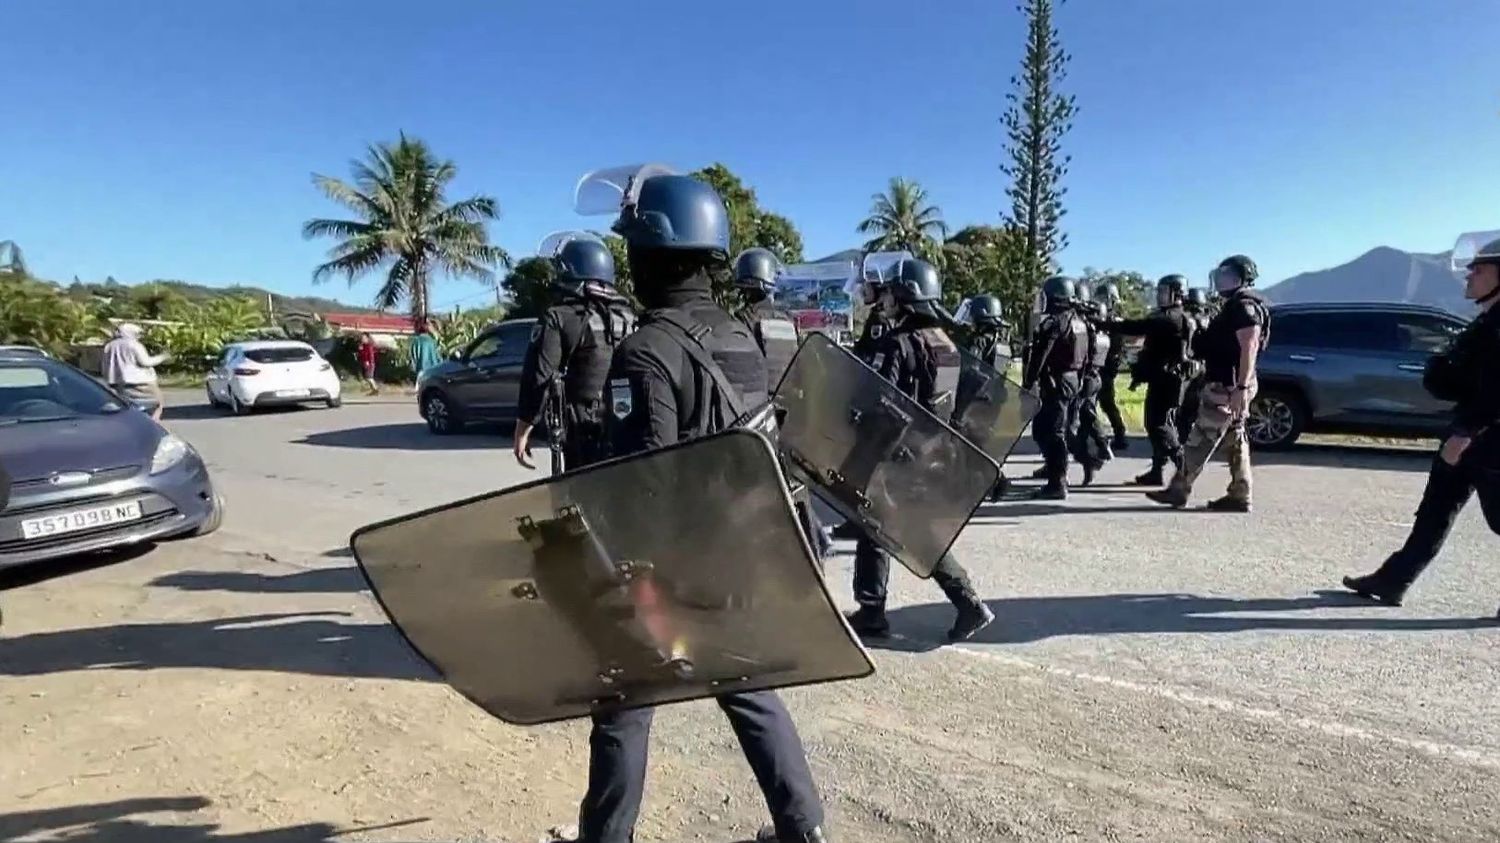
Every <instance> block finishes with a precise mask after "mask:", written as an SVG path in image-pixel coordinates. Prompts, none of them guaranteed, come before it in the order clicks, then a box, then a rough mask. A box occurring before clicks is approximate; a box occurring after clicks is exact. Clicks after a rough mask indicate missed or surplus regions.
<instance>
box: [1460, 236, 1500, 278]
mask: <svg viewBox="0 0 1500 843" xmlns="http://www.w3.org/2000/svg"><path fill="white" fill-rule="evenodd" d="M1477 260H1490V261H1500V231H1470V232H1468V233H1467V234H1463V235H1460V236H1459V238H1458V242H1457V243H1454V244H1453V271H1454V272H1457V273H1459V274H1463V273H1464V272H1465V271H1467V270H1468V268H1469V264H1471V263H1473V262H1474V261H1477Z"/></svg>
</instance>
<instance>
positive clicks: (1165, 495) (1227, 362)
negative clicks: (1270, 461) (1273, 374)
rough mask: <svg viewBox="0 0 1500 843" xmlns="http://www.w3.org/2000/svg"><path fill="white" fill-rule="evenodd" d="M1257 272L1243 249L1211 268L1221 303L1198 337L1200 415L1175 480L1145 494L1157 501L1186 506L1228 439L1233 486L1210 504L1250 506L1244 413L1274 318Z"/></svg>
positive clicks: (1233, 508)
mask: <svg viewBox="0 0 1500 843" xmlns="http://www.w3.org/2000/svg"><path fill="white" fill-rule="evenodd" d="M1258 276H1259V270H1257V269H1256V267H1255V261H1253V260H1251V259H1250V258H1248V257H1246V256H1245V255H1230V256H1229V257H1227V258H1225V259H1224V260H1223V261H1222V262H1220V263H1219V265H1218V267H1217V268H1215V269H1214V271H1213V272H1212V273H1211V276H1210V277H1211V278H1212V279H1213V283H1214V286H1215V287H1216V288H1217V289H1218V291H1219V295H1220V297H1221V298H1222V300H1223V306H1222V307H1221V308H1220V310H1219V313H1218V314H1217V315H1216V316H1214V318H1213V321H1211V322H1209V323H1208V329H1207V330H1206V331H1204V332H1203V338H1202V339H1201V340H1199V342H1198V347H1199V349H1200V350H1201V351H1202V352H1203V361H1202V362H1203V368H1204V374H1203V389H1202V391H1201V392H1200V395H1201V399H1200V401H1199V405H1198V417H1197V418H1196V419H1194V421H1193V432H1192V434H1191V435H1190V436H1189V437H1188V441H1187V444H1186V445H1185V446H1184V447H1183V456H1182V463H1181V466H1180V467H1179V469H1178V471H1177V473H1176V474H1174V475H1173V476H1172V482H1171V483H1169V484H1168V485H1167V487H1166V488H1165V489H1158V490H1156V491H1153V492H1148V493H1147V494H1146V497H1148V498H1150V499H1151V500H1153V501H1156V502H1157V503H1161V504H1166V505H1168V506H1171V507H1176V508H1181V507H1184V506H1186V505H1187V502H1188V498H1189V497H1190V496H1191V495H1192V493H1193V484H1194V483H1195V482H1196V481H1197V479H1198V476H1199V475H1200V474H1202V473H1203V469H1204V468H1205V467H1206V466H1207V465H1208V461H1209V459H1210V458H1212V457H1213V455H1214V451H1216V450H1218V447H1219V444H1220V443H1221V442H1224V443H1227V445H1228V448H1227V450H1228V454H1227V456H1228V458H1229V488H1228V490H1227V493H1226V494H1225V495H1224V496H1223V497H1221V498H1215V499H1214V500H1212V501H1210V502H1209V504H1208V508H1209V509H1210V510H1213V511H1215V512H1249V511H1250V487H1251V477H1250V444H1249V441H1248V440H1247V439H1246V436H1245V417H1246V415H1247V413H1248V411H1249V407H1250V402H1251V401H1253V400H1255V394H1256V391H1257V390H1258V389H1259V381H1258V379H1257V378H1256V374H1255V371H1256V361H1257V360H1258V359H1259V355H1260V350H1261V348H1263V347H1264V346H1265V343H1266V340H1267V339H1268V338H1269V329H1270V324H1271V312H1270V309H1269V307H1268V306H1267V304H1266V300H1265V298H1263V297H1262V296H1261V295H1260V294H1259V293H1256V292H1255V290H1254V289H1252V286H1253V285H1254V284H1255V279H1256V278H1257V277H1258Z"/></svg>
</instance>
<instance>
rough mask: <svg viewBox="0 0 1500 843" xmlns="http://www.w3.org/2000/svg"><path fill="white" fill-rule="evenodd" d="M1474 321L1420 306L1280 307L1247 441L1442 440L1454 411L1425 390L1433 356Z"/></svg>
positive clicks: (1278, 444)
mask: <svg viewBox="0 0 1500 843" xmlns="http://www.w3.org/2000/svg"><path fill="white" fill-rule="evenodd" d="M1466 324H1467V322H1466V321H1465V320H1463V319H1461V318H1459V317H1457V316H1454V315H1453V314H1451V313H1449V312H1448V311H1446V310H1441V309H1439V308H1435V307H1428V306H1425V305H1418V304H1383V303H1381V304H1376V303H1369V304H1365V303H1343V302H1341V303H1330V304H1313V303H1305V304H1302V303H1299V304H1280V305H1274V306H1273V307H1272V308H1271V341H1270V343H1269V344H1268V345H1267V346H1266V348H1265V350H1264V351H1262V352H1261V355H1260V363H1259V366H1258V369H1259V376H1260V395H1259V396H1258V397H1257V398H1256V400H1255V403H1254V404H1253V405H1252V407H1251V410H1250V418H1249V420H1248V423H1247V425H1246V433H1247V434H1248V435H1249V437H1250V442H1251V444H1252V445H1255V446H1258V447H1262V448H1284V447H1286V446H1288V445H1291V444H1292V443H1293V442H1295V441H1297V437H1299V436H1301V435H1302V434H1303V433H1304V432H1321V433H1370V434H1383V435H1390V436H1434V435H1437V434H1439V433H1441V431H1442V430H1443V428H1444V426H1445V425H1446V424H1447V423H1448V421H1449V419H1450V416H1449V410H1450V408H1451V407H1452V405H1451V404H1449V403H1447V402H1443V401H1439V400H1437V399H1435V398H1433V397H1432V396H1430V395H1428V394H1427V390H1425V389H1423V388H1422V370H1423V368H1424V366H1425V364H1426V362H1427V358H1428V357H1430V356H1432V355H1433V354H1436V353H1438V352H1440V351H1442V350H1443V349H1444V348H1446V347H1447V346H1448V344H1449V342H1451V341H1452V340H1453V338H1454V337H1455V336H1457V335H1458V332H1459V331H1461V330H1463V327H1464V325H1466Z"/></svg>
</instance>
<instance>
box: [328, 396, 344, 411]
mask: <svg viewBox="0 0 1500 843" xmlns="http://www.w3.org/2000/svg"><path fill="white" fill-rule="evenodd" d="M342 406H344V398H343V396H339V397H338V398H330V399H328V409H330V410H337V409H338V408H340V407H342Z"/></svg>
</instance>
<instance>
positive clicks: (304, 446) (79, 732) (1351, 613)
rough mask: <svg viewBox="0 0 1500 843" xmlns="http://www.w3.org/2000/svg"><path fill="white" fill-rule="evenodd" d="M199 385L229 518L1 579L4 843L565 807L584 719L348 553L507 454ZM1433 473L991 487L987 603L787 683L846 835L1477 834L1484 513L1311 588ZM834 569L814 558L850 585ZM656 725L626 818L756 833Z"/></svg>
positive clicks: (513, 814)
mask: <svg viewBox="0 0 1500 843" xmlns="http://www.w3.org/2000/svg"><path fill="white" fill-rule="evenodd" d="M198 400H201V399H199V398H198V397H197V396H193V395H184V396H174V406H173V407H172V408H171V409H170V411H169V413H168V416H167V420H166V423H167V425H168V426H169V427H170V428H172V429H173V430H174V431H176V432H177V433H179V434H181V435H182V436H184V437H186V438H187V439H188V440H189V441H191V442H192V443H193V444H194V445H195V446H197V447H198V448H199V450H200V451H201V452H202V453H203V454H204V455H205V456H206V458H207V459H208V460H209V462H210V464H211V468H212V470H213V472H214V476H215V478H216V481H217V482H218V484H219V485H220V486H221V487H222V489H223V491H224V492H225V494H226V496H227V497H228V500H229V506H230V511H229V515H228V518H227V521H226V524H225V527H224V529H223V530H222V531H220V532H219V533H217V534H215V535H213V536H211V537H208V538H206V539H201V540H197V541H192V542H181V543H173V544H168V545H163V546H160V547H157V548H154V549H149V550H147V551H145V552H139V553H133V554H128V555H123V556H121V557H117V558H114V559H111V560H108V561H109V564H100V562H99V561H98V560H94V561H92V562H89V563H80V564H74V565H68V566H53V567H51V568H48V569H46V570H27V571H21V572H11V573H9V574H5V575H0V576H3V577H4V585H5V586H7V588H6V590H5V591H4V592H0V602H3V604H4V623H5V625H4V628H3V630H0V747H3V750H0V758H3V759H4V763H0V841H12V840H15V841H20V840H28V841H29V840H46V839H53V836H62V837H66V839H68V840H71V841H86V843H93V841H122V840H123V841H127V843H137V841H140V842H141V843H143V842H144V841H153V842H154V841H166V843H188V842H189V841H192V842H193V843H198V841H203V843H207V841H237V843H313V841H332V840H340V841H344V840H353V841H445V842H446V841H469V840H484V841H532V840H536V839H538V838H539V837H540V836H541V835H542V834H543V833H544V832H546V831H547V829H548V827H550V826H556V825H563V824H566V823H569V822H570V821H571V820H572V819H573V816H572V815H573V813H574V811H575V809H576V800H577V798H578V796H579V794H580V792H581V787H582V781H583V774H584V765H585V761H586V757H587V754H586V752H587V748H586V743H585V738H586V731H585V730H584V729H583V728H582V727H581V726H580V725H579V724H564V725H560V726H552V727H544V728H538V729H518V728H514V727H510V726H506V725H504V724H501V723H498V722H495V721H493V720H491V719H490V718H488V717H487V716H485V715H483V714H481V713H479V712H478V711H477V710H476V709H474V708H473V707H472V706H470V705H468V704H467V703H466V702H464V701H463V700H461V699H460V698H458V696H457V695H456V694H454V693H452V692H451V691H449V690H447V689H446V688H445V687H444V686H442V685H440V684H438V683H436V682H434V681H432V676H431V675H430V673H429V672H428V670H427V669H426V668H425V667H424V666H423V665H422V664H420V663H419V662H418V661H417V660H416V659H415V658H414V657H413V656H412V655H411V654H410V653H409V652H408V651H407V650H406V649H405V648H404V646H403V645H402V644H401V642H400V641H399V639H398V638H397V636H396V635H394V633H392V632H391V631H390V629H389V628H388V627H386V626H385V625H384V624H383V622H382V617H381V615H380V613H379V611H378V609H377V608H376V607H375V606H374V603H373V601H372V600H371V598H370V597H369V595H368V594H367V593H364V592H362V591H360V580H359V578H358V576H357V574H355V573H354V572H353V570H352V568H351V562H350V560H349V558H348V551H347V549H346V542H347V538H348V535H349V533H350V531H351V530H353V529H354V528H355V527H357V526H359V525H361V524H363V523H367V522H369V521H373V520H377V519H380V518H384V517H387V516H390V515H394V514H398V513H401V512H404V511H409V510H411V509H415V508H418V507H422V506H428V505H432V504H437V503H441V502H444V501H446V500H451V499H454V498H458V497H462V496H465V495H470V494H475V493H478V492H482V491H486V490H490V489H493V488H496V487H500V486H504V485H508V484H512V483H515V482H519V481H521V480H523V479H526V478H527V477H529V476H530V474H529V472H526V471H525V470H524V469H521V468H519V467H518V466H516V465H515V462H514V460H513V459H511V457H510V455H509V443H508V440H507V439H506V438H505V437H504V436H503V435H502V434H501V433H500V432H499V431H486V432H476V433H474V434H472V435H468V436H461V437H450V438H439V437H433V436H430V435H429V434H428V433H427V432H426V430H425V428H424V427H423V426H422V424H421V422H420V420H419V419H418V418H416V415H415V411H414V409H413V407H412V406H411V405H410V404H408V403H406V402H405V401H400V400H397V401H386V402H382V403H373V404H354V403H351V404H348V405H346V406H345V407H343V408H342V409H339V410H303V411H287V412H277V413H272V414H266V415H256V416H251V417H246V418H230V417H226V416H222V415H219V414H217V413H215V412H213V411H210V410H209V409H208V408H207V407H205V406H200V405H198V404H197V403H195V402H196V401H198ZM1136 448H1137V451H1139V450H1141V449H1143V448H1144V443H1140V442H1138V443H1137V444H1136ZM541 456H543V457H544V456H545V455H544V454H542V455H541ZM1016 462H1017V464H1015V465H1012V466H1011V467H1010V472H1009V473H1011V474H1012V475H1013V476H1024V475H1025V474H1028V473H1029V472H1030V470H1031V468H1032V466H1033V464H1034V458H1032V457H1029V456H1025V455H1023V456H1020V457H1018V458H1017V461H1016ZM540 464H542V465H545V460H544V459H543V460H542V461H541V463H540ZM1426 467H1427V457H1426V455H1425V454H1422V453H1410V452H1402V451H1397V450H1368V449H1349V448H1329V447H1304V448H1299V449H1297V450H1295V451H1293V452H1290V453H1287V454H1282V455H1274V456H1273V455H1264V456H1262V458H1261V459H1260V460H1259V462H1258V464H1257V473H1256V484H1257V485H1256V496H1257V500H1256V504H1257V508H1256V511H1255V513H1254V514H1252V515H1250V516H1225V515H1210V514H1207V513H1202V512H1191V511H1189V512H1171V511H1163V510H1160V509H1158V508H1156V507H1154V506H1152V505H1150V504H1148V503H1147V502H1146V501H1144V499H1143V498H1142V497H1141V495H1140V493H1139V492H1137V491H1134V490H1131V489H1129V488H1128V487H1123V486H1107V485H1106V486H1100V487H1097V488H1093V489H1087V490H1079V491H1078V493H1077V494H1075V495H1074V496H1073V499H1072V500H1070V501H1068V502H1067V503H1066V504H1054V503H1045V504H1044V503H1031V502H1007V503H1002V504H997V505H993V506H986V507H985V508H984V509H983V510H982V512H981V514H980V516H979V517H978V518H977V519H976V521H975V522H974V523H973V524H972V525H971V526H970V528H969V529H968V530H967V531H966V532H965V534H964V536H963V537H962V539H961V540H960V543H959V545H958V547H957V549H956V550H957V553H958V555H959V556H960V558H961V559H962V561H964V563H965V564H967V565H968V566H969V567H970V569H971V572H972V573H973V575H974V579H975V581H976V584H977V585H978V586H979V589H980V591H981V593H982V594H984V595H985V596H986V597H987V598H988V599H990V600H991V601H992V602H991V605H992V606H993V607H994V608H995V610H996V613H997V614H998V615H999V620H998V621H997V623H996V624H995V625H994V626H993V627H991V628H990V629H988V630H986V631H985V632H984V633H981V635H980V636H979V639H978V640H976V641H974V642H971V643H969V644H965V645H963V646H960V647H941V648H939V647H937V646H936V644H937V642H938V640H939V638H940V636H941V634H942V631H943V630H944V629H946V628H947V625H948V623H949V621H950V614H949V613H950V610H949V609H948V607H947V606H946V604H945V603H944V602H943V599H942V595H941V593H940V592H939V591H938V590H937V589H936V587H935V586H933V585H932V584H931V583H927V582H922V581H919V580H915V579H913V578H911V577H908V576H905V575H904V574H902V573H900V572H898V573H897V574H896V575H895V576H894V577H893V603H894V606H893V612H892V620H893V622H894V624H895V627H896V631H897V633H899V634H898V636H897V637H895V638H894V639H892V640H891V641H890V642H889V644H888V645H886V646H885V647H884V648H883V649H881V650H880V651H878V652H877V653H876V660H877V666H878V668H879V672H878V673H877V675H876V676H875V677H872V678H870V679H867V680H863V681H860V682H853V683H843V684H838V685H830V686H822V687H815V688H807V689H799V690H795V691H791V692H788V693H787V694H786V696H787V698H788V700H789V702H790V704H791V705H792V707H793V709H794V711H795V713H796V714H797V716H798V720H799V725H800V726H801V728H802V730H803V732H804V738H805V739H806V741H807V743H808V746H809V751H810V753H811V755H812V757H813V761H814V768H815V772H816V773H817V775H818V777H819V784H820V786H821V787H822V789H823V791H824V795H825V798H826V800H827V802H828V806H829V810H830V813H831V815H832V823H831V824H832V825H833V827H834V829H835V830H836V831H837V832H838V834H839V838H838V839H839V840H841V841H860V843H866V842H867V841H874V842H875V843H879V841H928V840H954V841H979V840H1028V841H1029V840H1035V841H1054V840H1059V839H1078V840H1131V839H1141V840H1173V841H1177V840H1224V841H1252V840H1254V841H1260V840H1271V839H1285V840H1320V841H1322V840H1368V839H1411V840H1452V841H1475V840H1487V839H1496V838H1500V807H1497V806H1496V804H1495V800H1494V794H1495V793H1497V792H1500V694H1497V690H1500V624H1497V623H1496V622H1495V620H1494V614H1495V610H1496V604H1497V603H1500V566H1496V565H1495V564H1494V562H1493V560H1494V559H1495V558H1496V545H1495V539H1494V537H1492V536H1490V535H1489V534H1488V533H1487V531H1486V530H1485V528H1484V525H1483V522H1482V519H1480V518H1479V517H1478V516H1477V515H1474V516H1472V517H1470V516H1466V517H1465V518H1464V519H1463V521H1462V522H1461V524H1460V526H1459V528H1458V530H1457V531H1456V533H1455V536H1454V538H1453V541H1452V542H1451V545H1450V548H1449V550H1448V552H1447V553H1446V554H1445V556H1444V557H1443V558H1441V559H1440V560H1439V561H1438V562H1437V563H1436V564H1435V565H1434V568H1433V570H1431V571H1430V572H1429V575H1428V577H1427V578H1426V579H1424V580H1423V581H1422V583H1421V584H1420V585H1419V586H1418V587H1417V588H1416V589H1415V590H1414V591H1413V593H1412V595H1411V597H1410V599H1409V601H1408V605H1407V607H1405V608H1402V609H1397V610H1392V609H1385V608H1381V607H1375V606H1369V605H1364V604H1361V603H1358V602H1354V601H1352V600H1350V599H1348V598H1346V597H1345V596H1343V595H1342V594H1339V593H1338V592H1337V591H1335V590H1333V589H1336V587H1337V584H1338V581H1339V577H1340V576H1341V575H1343V574H1345V573H1349V572H1355V571H1364V570H1366V569H1368V568H1370V567H1371V566H1372V565H1374V564H1376V563H1378V562H1379V560H1380V559H1381V558H1382V557H1383V556H1384V554H1385V553H1387V552H1388V551H1389V550H1390V549H1391V548H1393V547H1395V546H1397V545H1398V544H1399V543H1400V541H1401V539H1402V537H1403V536H1404V531H1405V528H1406V526H1407V524H1408V523H1409V518H1410V511H1411V510H1412V509H1413V508H1414V506H1415V502H1416V500H1417V497H1418V495H1419V493H1420V490H1421V486H1422V482H1423V479H1424V476H1425V472H1426ZM1141 470H1142V466H1141V464H1140V462H1139V460H1133V459H1122V460H1120V461H1119V462H1118V463H1117V464H1115V465H1112V466H1110V467H1109V468H1107V469H1106V470H1105V472H1104V473H1103V475H1102V477H1101V481H1102V482H1104V483H1110V482H1115V481H1123V480H1124V479H1126V478H1128V477H1130V476H1133V475H1134V474H1136V473H1138V472H1139V471H1141ZM1224 479H1225V476H1224V473H1223V469H1222V467H1219V468H1214V469H1211V470H1210V471H1209V473H1208V474H1207V476H1206V477H1205V480H1204V485H1203V489H1202V491H1203V493H1204V494H1205V496H1206V495H1207V494H1208V493H1217V491H1218V487H1219V486H1220V485H1221V484H1222V483H1223V481H1224ZM846 549H847V548H846ZM850 562H851V558H850V557H849V556H848V555H841V556H839V557H838V558H837V559H835V560H834V561H833V563H832V564H831V565H830V568H829V571H830V574H829V576H830V579H831V582H832V583H833V588H834V590H835V592H836V594H837V596H838V597H839V599H840V600H841V601H843V602H844V603H846V604H848V603H849V602H850V601H849V594H848V591H849V587H848V582H849V569H850ZM657 723H658V726H657V735H656V740H655V743H654V745H653V753H654V754H653V771H652V779H651V784H650V790H649V792H648V803H647V806H646V809H645V812H644V817H643V820H642V823H641V827H640V839H641V840H642V841H658V840H659V841H685V840H709V841H715V843H727V841H730V840H735V839H738V838H743V837H746V836H749V834H750V832H752V831H753V828H754V827H755V825H756V824H758V823H759V822H760V820H761V818H762V817H763V815H764V808H763V806H762V805H761V804H760V802H759V797H758V794H757V792H756V790H755V788H754V785H753V781H752V780H751V777H750V775H749V771H748V769H746V768H745V766H744V764H743V762H742V761H741V760H740V758H739V753H738V750H737V748H736V746H735V744H734V741H733V737H732V735H731V734H730V733H729V730H728V729H727V728H726V727H725V725H724V724H723V722H722V719H721V718H720V717H719V715H718V714H717V711H716V709H715V708H714V707H713V706H711V705H706V704H690V705H683V706H675V707H672V708H670V709H667V710H664V711H663V712H662V713H661V714H660V716H659V717H658V721H657ZM736 835H738V838H737V837H736Z"/></svg>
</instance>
